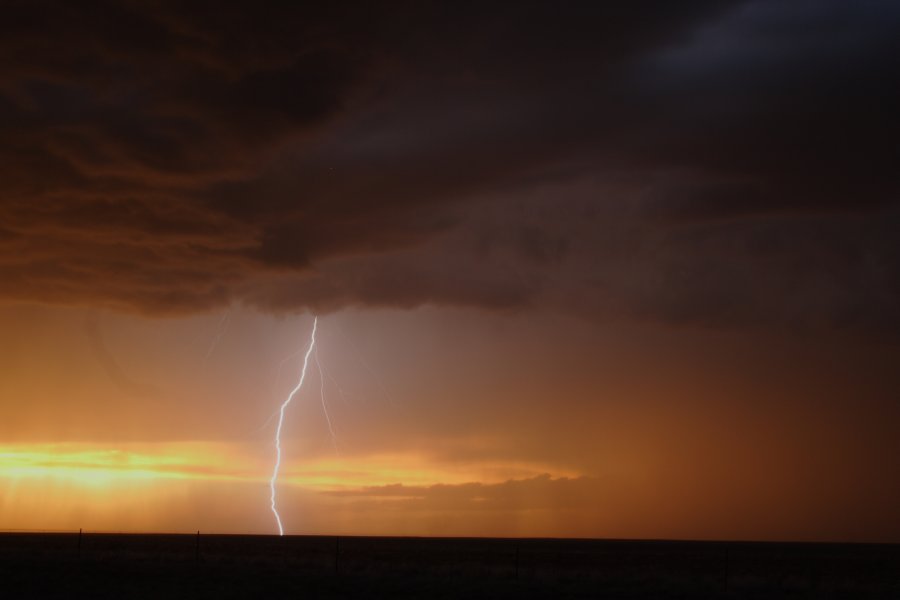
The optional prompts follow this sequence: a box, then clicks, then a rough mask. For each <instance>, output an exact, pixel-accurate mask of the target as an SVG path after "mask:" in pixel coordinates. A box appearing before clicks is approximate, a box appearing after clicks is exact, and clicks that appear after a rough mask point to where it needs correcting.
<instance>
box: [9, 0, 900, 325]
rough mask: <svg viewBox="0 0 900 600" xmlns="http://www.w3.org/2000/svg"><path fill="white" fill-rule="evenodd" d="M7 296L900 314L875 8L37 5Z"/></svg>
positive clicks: (886, 318) (21, 107)
mask: <svg viewBox="0 0 900 600" xmlns="http://www.w3.org/2000/svg"><path fill="white" fill-rule="evenodd" d="M0 27H2V36H0V40H2V41H0V57H2V58H0V130H2V133H3V139H4V144H3V145H2V147H0V185H2V189H0V247H2V248H3V254H2V257H0V273H2V276H3V277H2V281H0V294H2V295H3V296H4V297H6V298H8V299H26V300H36V301H46V302H62V303H81V304H84V303H88V304H102V305H108V306H114V307H118V308H122V309H126V310H137V311H142V312H150V313H167V312H184V311H195V310H205V309H209V308H211V307H214V306H218V305H222V304H225V303H228V302H233V301H239V302H246V303H249V304H252V305H256V306H260V307H263V308H265V309H271V310H298V309H303V308H310V307H311V308H314V309H315V310H330V309H334V308H336V307H340V306H343V305H348V304H358V305H386V306H404V307H406V306H416V305H418V304H422V303H435V304H453V305H471V306H480V307H487V308H492V309H508V308H516V307H523V306H552V307H555V308H558V309H561V310H566V311H576V312H578V313H580V314H586V315H589V316H604V317H609V316H612V317H616V316H625V317H629V318H641V319H649V320H663V321H667V322H679V323H701V324H715V325H719V324H734V323H758V322H760V321H765V322H768V323H770V324H778V325H779V326H780V325H783V324H785V323H800V324H801V326H806V325H809V326H814V327H822V326H829V327H830V326H841V327H843V326H847V327H851V328H864V329H872V328H874V329H877V328H879V327H883V326H887V327H888V328H891V329H894V328H896V325H897V323H898V321H900V317H898V311H897V309H896V308H894V307H895V306H897V305H898V302H897V300H898V292H900V284H898V280H897V276H896V275H895V273H897V272H900V257H898V254H900V252H898V250H897V244H896V242H895V241H894V237H895V236H894V234H893V233H892V232H893V231H895V225H896V223H897V219H898V215H897V210H896V206H897V202H898V199H900V198H898V192H900V186H898V183H900V182H898V179H900V178H898V176H897V172H896V165H897V164H900V160H898V159H900V156H898V153H900V150H898V146H897V144H896V139H897V138H898V134H900V112H898V111H897V110H896V108H895V106H897V105H898V104H900V95H898V91H897V90H900V81H898V78H900V76H898V73H900V64H898V63H900V42H898V40H900V36H898V35H896V34H897V31H898V30H900V10H898V9H897V8H896V7H895V6H893V5H892V4H891V3H888V2H849V1H846V2H842V1H831V2H818V3H809V2H801V1H799V0H798V1H794V2H774V1H745V2H699V1H698V2H688V3H677V5H676V4H675V3H670V2H651V1H648V2H637V3H628V4H627V5H621V6H620V5H609V4H600V3H566V4H564V5H559V4H556V3H538V2H529V3H517V4H516V5H515V7H514V8H511V7H510V5H507V4H504V5H500V4H497V5H493V4H490V3H477V4H468V3H378V4H377V5H372V6H369V5H368V4H359V5H357V4H353V3H343V4H340V5H337V6H336V5H335V4H334V3H329V4H328V5H322V6H316V5H312V4H304V5H302V6H301V5H297V4H261V5H259V6H252V7H249V6H246V5H245V6H238V5H237V4H232V3H214V4H205V3H187V4H181V3H171V4H170V3H158V2H119V3H87V4H84V3H79V4H78V5H73V4H71V3H31V2H27V3H26V2H22V3H18V4H16V3H14V4H12V5H10V6H9V7H8V8H7V10H6V15H5V18H4V20H3V24H2V25H0Z"/></svg>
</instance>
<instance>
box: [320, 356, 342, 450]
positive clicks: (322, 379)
mask: <svg viewBox="0 0 900 600" xmlns="http://www.w3.org/2000/svg"><path fill="white" fill-rule="evenodd" d="M316 366H318V367H319V395H320V396H321V398H322V412H324V413H325V421H326V422H327V423H328V431H329V432H330V433H331V445H332V446H334V453H335V454H337V455H338V456H340V454H341V453H340V452H338V447H337V436H336V435H334V427H333V426H332V425H331V415H329V414H328V403H327V402H326V401H325V370H324V369H323V368H322V363H321V362H319V350H318V348H317V349H316Z"/></svg>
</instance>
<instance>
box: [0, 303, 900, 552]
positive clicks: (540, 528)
mask: <svg viewBox="0 0 900 600" xmlns="http://www.w3.org/2000/svg"><path fill="white" fill-rule="evenodd" d="M2 318H3V322H4V324H5V327H4V331H5V332H6V343H5V344H4V346H3V350H2V352H3V356H2V360H3V364H4V365H6V367H5V371H4V373H3V378H2V382H0V394H2V397H3V398H4V403H3V408H2V409H3V413H2V420H0V422H2V426H0V427H2V429H0V433H2V436H3V440H4V442H3V444H2V445H0V464H2V467H3V468H2V471H0V489H2V495H0V498H2V500H0V508H2V510H0V514H2V515H3V523H2V524H0V526H2V527H3V528H8V529H77V528H82V527H83V528H85V529H94V530H113V531H189V530H196V529H198V528H199V529H202V530H204V531H219V532H272V531H273V529H274V522H273V520H272V516H271V513H270V512H269V511H268V502H267V500H268V497H267V493H268V487H267V481H268V477H269V474H270V470H271V464H272V460H273V459H274V448H273V443H272V435H273V432H274V420H273V419H271V418H270V417H271V415H272V414H273V412H274V411H275V410H276V409H277V406H278V404H279V403H280V402H281V401H282V400H283V398H284V396H285V394H286V393H287V391H289V389H290V387H292V386H293V384H294V382H295V378H296V376H297V375H298V373H299V368H300V362H299V361H300V359H301V358H302V354H299V353H298V351H299V350H301V349H302V348H303V347H304V345H305V343H306V342H307V339H308V338H307V336H308V332H309V327H310V326H311V318H310V317H308V316H302V315H300V316H296V317H291V318H273V317H267V316H264V315H260V314H257V313H253V312H247V311H240V310H233V311H230V312H229V313H228V316H227V321H228V323H229V324H228V325H227V327H224V329H223V322H225V321H226V319H223V316H222V314H213V315H209V316H203V317H195V318H184V319H168V320H167V319H145V318H138V317H127V316H121V315H116V314H110V313H98V312H96V311H90V310H80V309H50V308H40V307H30V308H27V307H21V306H20V307H10V308H6V309H3V313H2ZM320 324H321V325H320V327H321V328H320V338H319V339H320V344H321V345H320V347H319V349H320V357H321V359H322V364H323V366H324V368H325V370H326V373H327V376H326V382H325V384H326V385H325V390H326V400H327V402H328V405H329V407H330V409H331V415H332V419H333V422H334V426H335V430H336V433H337V444H338V452H337V453H336V452H335V450H334V448H333V446H332V443H331V441H330V438H329V434H328V429H327V424H326V422H325V420H324V417H323V414H322V410H321V404H320V397H319V395H318V391H319V385H320V382H319V380H318V373H317V372H316V371H315V370H313V371H311V372H310V375H309V380H308V382H309V383H308V384H307V386H306V387H305V388H304V389H303V390H302V391H301V393H300V394H299V395H298V396H297V397H296V398H295V400H294V402H293V403H292V405H291V406H290V407H289V409H288V412H287V416H286V420H285V429H284V447H285V463H284V468H283V471H282V476H281V479H280V482H279V505H280V509H281V510H280V512H281V513H282V516H283V519H284V522H285V527H286V531H287V532H288V533H321V534H333V533H340V534H384V535H502V536H507V535H524V536H579V537H654V538H656V537H672V538H711V539H718V538H723V537H724V538H743V539H747V538H752V539H760V538H762V539H860V540H862V539H868V540H872V539H875V540H883V539H893V538H894V537H895V536H896V530H895V529H892V528H891V527H886V526H885V524H886V523H889V521H885V518H886V516H887V515H889V514H892V510H893V509H892V506H893V503H894V500H895V499H896V492H897V489H896V486H894V485H893V483H892V482H891V481H889V480H887V479H885V478H884V477H883V474H884V469H886V468H887V466H888V463H889V462H890V461H892V460H894V459H893V458H890V457H891V456H892V455H891V454H890V452H891V450H892V448H893V447H895V445H896V440H895V439H893V438H892V437H891V429H892V425H891V424H890V423H889V422H887V421H885V422H884V423H882V424H881V426H879V425H877V424H873V423H872V422H871V421H870V420H869V419H868V417H867V416H866V414H865V413H866V410H867V407H868V406H873V404H871V403H876V402H877V401H878V394H877V389H873V388H872V386H868V387H867V379H868V378H869V377H873V378H878V379H881V378H883V377H885V376H887V374H886V372H887V371H888V370H889V368H890V365H889V363H888V362H885V363H884V364H880V365H879V364H877V362H871V361H870V362H868V363H867V364H868V367H867V371H866V372H860V371H859V368H858V367H857V366H854V367H852V368H849V367H848V368H847V369H840V368H835V365H834V363H833V362H831V361H833V359H834V357H835V356H836V354H835V352H839V353H843V356H844V358H845V359H846V361H849V362H851V363H852V361H854V360H858V358H859V357H858V356H854V355H855V354H856V353H858V352H859V348H857V349H855V350H853V351H852V352H851V351H849V350H842V349H835V348H817V349H810V348H809V347H808V346H806V345H805V344H802V343H798V342H797V340H792V339H791V338H789V337H781V338H778V337H772V336H769V337H766V336H762V337H760V336H749V335H746V334H745V335H734V334H722V333H706V334H696V333H694V334H686V333H685V332H673V331H670V332H659V331H652V330H650V329H648V328H641V327H626V326H613V325H605V326H600V325H591V326H586V325H585V323H583V322H580V321H573V320H569V319H561V318H558V317H553V316H552V315H546V314H544V315H542V314H529V315H509V316H505V317H496V316H484V315H479V314H477V313H470V312H466V311H448V310H436V309H422V310H417V311H413V312H406V311H402V312H396V311H393V312H392V311H356V312H343V313H335V314H332V315H327V316H324V317H323V318H321V320H320ZM686 335H690V338H691V340H693V343H692V344H691V346H690V348H689V351H685V347H684V346H683V345H672V341H673V340H674V339H677V340H679V341H682V342H683V340H684V338H685V336H686ZM286 358H287V360H285V359H286ZM747 364H752V365H753V368H752V372H750V373H748V372H747ZM826 367H828V368H827V369H826ZM849 394H853V395H854V398H855V399H856V400H855V401H856V406H857V408H858V411H857V415H855V416H854V415H848V414H846V413H845V412H844V410H843V409H842V407H841V404H840V399H841V398H843V397H844V396H845V395H849ZM13 399H14V401H13Z"/></svg>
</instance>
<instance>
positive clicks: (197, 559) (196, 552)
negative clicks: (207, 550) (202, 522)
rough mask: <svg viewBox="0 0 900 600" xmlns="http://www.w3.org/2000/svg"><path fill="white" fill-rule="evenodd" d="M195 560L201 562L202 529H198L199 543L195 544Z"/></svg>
mask: <svg viewBox="0 0 900 600" xmlns="http://www.w3.org/2000/svg"><path fill="white" fill-rule="evenodd" d="M194 560H195V561H196V562H197V563H199V562H200V530H199V529H198V530H197V543H196V545H195V546H194Z"/></svg>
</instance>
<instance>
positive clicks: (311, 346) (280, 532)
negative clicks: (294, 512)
mask: <svg viewBox="0 0 900 600" xmlns="http://www.w3.org/2000/svg"><path fill="white" fill-rule="evenodd" d="M318 323H319V317H315V318H314V319H313V327H312V335H311V336H310V339H309V348H307V349H306V355H305V356H304V357H303V370H302V371H301V372H300V381H298V382H297V385H296V386H294V389H292V390H291V393H290V394H288V397H287V399H286V400H285V401H284V402H282V403H281V408H280V409H279V411H278V427H277V428H276V429H275V467H274V468H273V469H272V478H271V479H270V480H269V491H270V492H271V496H270V498H271V505H272V514H274V515H275V522H276V523H278V535H282V536H283V535H284V527H283V526H282V525H281V516H280V515H279V514H278V509H277V508H276V507H275V482H276V481H277V479H278V469H279V468H280V467H281V427H282V426H283V425H284V410H285V409H286V408H287V407H288V404H290V403H291V400H293V399H294V396H295V395H296V394H297V392H299V391H300V388H302V387H303V380H304V379H306V367H307V366H308V365H309V355H310V354H312V352H313V349H314V348H315V346H316V327H317V325H318Z"/></svg>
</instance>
